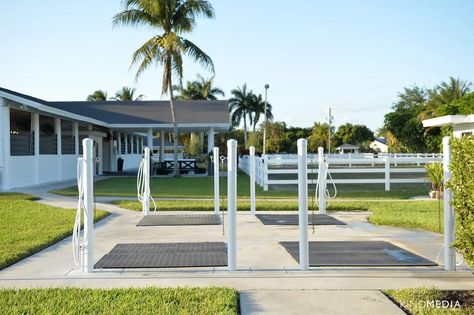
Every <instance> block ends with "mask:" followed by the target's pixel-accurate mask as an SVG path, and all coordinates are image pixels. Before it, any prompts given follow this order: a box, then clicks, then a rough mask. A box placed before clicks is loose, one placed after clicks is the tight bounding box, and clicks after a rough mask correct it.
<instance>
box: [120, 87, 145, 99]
mask: <svg viewBox="0 0 474 315" xmlns="http://www.w3.org/2000/svg"><path fill="white" fill-rule="evenodd" d="M135 91H136V89H134V88H129V87H127V86H124V87H122V89H121V90H120V91H118V92H117V93H115V97H113V98H112V99H114V100H117V101H141V100H142V99H143V97H144V96H145V95H143V94H140V95H138V96H137V97H135Z"/></svg>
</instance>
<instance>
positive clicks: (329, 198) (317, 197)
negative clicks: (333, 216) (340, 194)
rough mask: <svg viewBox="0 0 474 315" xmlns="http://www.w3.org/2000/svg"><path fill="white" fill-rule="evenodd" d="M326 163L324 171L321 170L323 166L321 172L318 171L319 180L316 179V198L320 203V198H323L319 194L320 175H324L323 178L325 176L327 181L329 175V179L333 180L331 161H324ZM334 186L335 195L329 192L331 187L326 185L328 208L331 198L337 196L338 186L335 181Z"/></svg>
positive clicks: (325, 200) (325, 194)
mask: <svg viewBox="0 0 474 315" xmlns="http://www.w3.org/2000/svg"><path fill="white" fill-rule="evenodd" d="M323 163H324V166H325V167H324V168H323V169H324V171H321V169H322V168H321V167H320V168H319V173H318V180H317V181H316V191H315V199H316V204H318V205H319V198H321V197H320V196H319V176H322V178H324V182H326V179H327V178H328V177H329V179H330V180H331V181H332V180H333V179H332V176H331V172H329V163H327V162H325V161H324V162H323ZM332 187H333V188H334V195H332V196H331V193H330V192H329V189H328V188H327V185H326V187H325V188H324V196H323V198H324V202H325V204H326V208H327V207H329V204H330V201H331V199H334V198H336V196H337V187H336V184H334V182H333V183H332Z"/></svg>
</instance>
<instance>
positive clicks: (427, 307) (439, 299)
mask: <svg viewBox="0 0 474 315" xmlns="http://www.w3.org/2000/svg"><path fill="white" fill-rule="evenodd" d="M383 293H384V294H385V295H387V296H388V297H389V298H390V299H391V300H392V301H394V302H395V304H397V306H399V307H400V308H402V309H403V310H404V311H405V312H407V313H408V314H413V315H425V314H426V315H428V314H429V315H447V314H466V315H467V314H474V291H443V290H438V289H436V288H426V287H421V288H413V289H402V290H386V291H383ZM457 302H458V303H459V304H458V303H457ZM443 305H444V307H443Z"/></svg>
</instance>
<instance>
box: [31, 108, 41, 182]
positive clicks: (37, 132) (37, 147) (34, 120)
mask: <svg viewBox="0 0 474 315" xmlns="http://www.w3.org/2000/svg"><path fill="white" fill-rule="evenodd" d="M31 118H32V120H31V123H32V127H33V132H34V144H35V145H34V148H35V171H34V175H33V176H34V179H35V183H36V184H39V182H40V177H39V168H40V165H39V159H40V126H39V125H40V121H39V114H38V113H33V114H32V117H31Z"/></svg>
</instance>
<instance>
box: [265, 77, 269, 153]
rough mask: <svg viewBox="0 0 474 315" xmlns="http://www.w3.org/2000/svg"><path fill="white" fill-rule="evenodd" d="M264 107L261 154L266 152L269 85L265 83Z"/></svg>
mask: <svg viewBox="0 0 474 315" xmlns="http://www.w3.org/2000/svg"><path fill="white" fill-rule="evenodd" d="M264 87H265V108H264V109H263V114H264V116H265V117H264V119H265V120H264V122H263V155H265V153H266V152H267V90H268V88H269V87H270V85H268V84H265V86H264Z"/></svg>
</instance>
